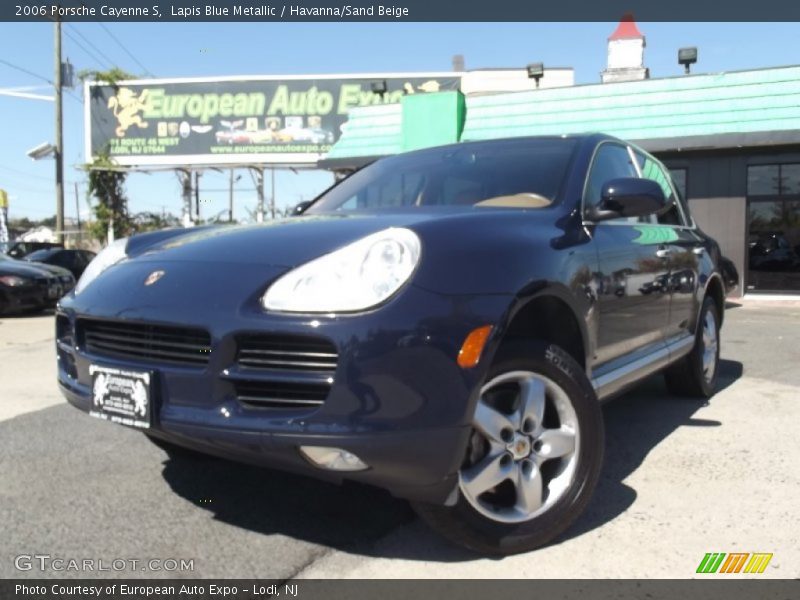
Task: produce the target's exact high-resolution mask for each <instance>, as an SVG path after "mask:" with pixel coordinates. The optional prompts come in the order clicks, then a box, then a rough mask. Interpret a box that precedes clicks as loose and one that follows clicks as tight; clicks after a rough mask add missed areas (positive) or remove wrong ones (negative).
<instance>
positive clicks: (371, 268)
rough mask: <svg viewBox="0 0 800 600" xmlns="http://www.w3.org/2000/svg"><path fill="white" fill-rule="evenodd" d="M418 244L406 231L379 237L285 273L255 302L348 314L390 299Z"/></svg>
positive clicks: (411, 263) (280, 308)
mask: <svg viewBox="0 0 800 600" xmlns="http://www.w3.org/2000/svg"><path fill="white" fill-rule="evenodd" d="M419 255H420V242H419V238H418V237H417V234H415V233H414V232H413V231H411V230H409V229H398V228H391V229H385V230H383V231H379V232H378V233H374V234H372V235H368V236H367V237H365V238H362V239H360V240H358V241H357V242H354V243H352V244H350V245H349V246H345V247H344V248H340V249H339V250H336V251H335V252H331V253H330V254H326V255H325V256H321V257H319V258H317V259H315V260H312V261H311V262H309V263H306V264H305V265H303V266H301V267H298V268H296V269H294V270H292V271H289V273H287V274H286V275H284V276H283V277H281V278H280V279H278V280H277V281H276V282H275V283H273V284H272V286H270V288H269V289H268V290H267V293H266V294H264V297H263V298H262V299H261V303H262V305H263V306H264V308H266V309H267V310H277V311H284V312H353V311H359V310H365V309H367V308H371V307H373V306H376V305H378V304H380V303H381V302H383V301H385V300H387V299H388V298H390V297H391V296H392V295H393V294H394V293H395V292H396V291H397V290H399V289H400V287H401V286H402V285H403V284H404V283H405V282H406V281H408V279H409V278H410V277H411V274H412V273H413V272H414V269H415V268H416V266H417V263H418V262H419Z"/></svg>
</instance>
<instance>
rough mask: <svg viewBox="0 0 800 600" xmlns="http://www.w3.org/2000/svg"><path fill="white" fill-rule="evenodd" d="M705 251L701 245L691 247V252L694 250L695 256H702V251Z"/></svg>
mask: <svg viewBox="0 0 800 600" xmlns="http://www.w3.org/2000/svg"><path fill="white" fill-rule="evenodd" d="M705 251H706V249H705V248H703V246H697V247H696V248H692V252H694V253H695V254H696V255H697V256H703V253H704V252H705Z"/></svg>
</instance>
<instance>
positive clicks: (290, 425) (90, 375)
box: [57, 135, 724, 554]
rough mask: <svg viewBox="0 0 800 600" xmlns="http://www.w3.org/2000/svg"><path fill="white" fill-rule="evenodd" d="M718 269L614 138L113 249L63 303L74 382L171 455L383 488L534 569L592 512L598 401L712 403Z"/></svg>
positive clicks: (73, 396)
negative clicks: (648, 395) (652, 393)
mask: <svg viewBox="0 0 800 600" xmlns="http://www.w3.org/2000/svg"><path fill="white" fill-rule="evenodd" d="M719 261H720V254H719V248H718V246H717V244H716V243H715V242H714V241H713V240H712V239H710V238H709V237H708V236H707V235H705V234H704V233H703V232H702V231H701V230H700V229H698V228H697V227H696V225H695V224H694V222H693V221H692V218H691V216H690V214H689V211H688V208H687V206H686V204H685V202H684V201H683V200H682V199H681V198H680V197H679V195H678V192H677V191H676V189H675V186H674V185H673V183H672V181H671V180H670V177H669V175H668V172H667V171H666V170H665V168H664V167H663V165H661V163H659V162H658V161H657V160H656V159H654V158H653V157H652V156H650V155H649V154H647V153H646V152H644V151H642V150H640V149H639V148H637V147H635V146H632V145H630V144H627V143H625V142H623V141H620V140H617V139H614V138H610V137H608V136H603V135H591V136H577V137H569V136H565V137H552V138H519V139H508V140H495V141H486V142H475V143H464V144H457V145H453V146H446V147H440V148H432V149H426V150H421V151H417V152H412V153H408V154H404V155H399V156H394V157H391V158H386V159H383V160H379V161H377V162H375V163H373V164H371V165H369V166H367V167H365V168H364V169H362V170H360V171H358V172H356V173H355V174H353V175H351V176H350V177H348V178H346V179H345V180H343V181H341V182H339V183H337V184H336V185H335V186H333V187H332V188H331V189H329V190H327V191H326V192H324V193H323V194H322V195H321V196H320V197H319V198H317V199H316V200H315V201H314V202H313V203H312V204H311V205H310V206H309V207H307V208H306V209H305V210H304V211H303V212H302V214H301V215H300V216H297V217H292V218H288V219H285V220H282V221H277V222H272V223H265V224H259V225H252V226H228V227H210V228H196V229H181V230H167V231H161V232H155V233H150V234H144V235H141V236H136V237H133V238H130V239H126V240H119V241H117V242H115V243H113V244H112V245H111V246H109V247H108V248H107V249H106V250H104V251H103V252H102V253H101V254H100V255H98V257H97V258H95V260H94V261H93V262H92V263H91V264H90V265H89V267H88V268H87V270H86V272H85V273H84V274H83V277H82V278H81V280H80V282H79V283H78V286H77V287H76V290H75V292H74V293H73V294H71V295H69V296H68V297H67V298H65V299H63V300H62V301H61V302H60V305H59V308H58V315H57V353H58V364H59V368H58V381H59V385H60V387H61V390H62V392H63V393H64V395H65V396H66V397H67V399H68V400H69V401H70V402H71V403H72V404H74V405H75V406H76V407H78V408H80V409H81V410H83V411H86V412H88V413H89V414H91V415H92V416H94V417H97V418H100V419H105V420H108V421H112V422H116V423H121V424H123V425H126V426H129V427H134V428H137V429H140V430H142V432H143V433H144V434H145V435H147V436H148V437H149V438H150V439H152V440H153V441H154V442H155V443H157V444H159V445H162V446H163V447H165V448H167V449H168V450H170V451H172V450H174V449H177V448H183V449H186V448H188V449H192V450H196V451H200V452H204V453H208V454H213V455H218V456H223V457H228V458H232V459H236V460H242V461H247V462H251V463H257V464H262V465H267V466H272V467H277V468H281V469H287V470H292V471H300V472H303V473H307V474H309V475H312V476H315V477H320V478H326V479H332V480H341V479H345V478H346V479H353V480H357V481H361V482H366V483H369V484H373V485H376V486H380V487H383V488H386V489H388V490H390V491H391V492H392V493H393V494H395V495H397V496H400V497H403V498H408V499H409V500H411V501H412V502H413V505H414V507H415V508H416V510H417V511H418V512H419V513H420V514H421V515H422V516H423V517H424V518H425V519H426V520H427V521H428V522H429V523H430V524H431V525H433V526H434V527H435V528H436V529H438V530H439V531H441V532H442V533H443V534H444V535H446V536H448V537H449V538H450V539H452V540H454V541H456V542H458V543H460V544H462V545H464V546H467V547H469V548H472V549H474V550H477V551H479V552H482V553H487V554H507V553H513V552H520V551H524V550H529V549H531V548H534V547H536V546H539V545H542V544H545V543H547V542H548V541H550V540H552V539H553V538H554V537H555V536H557V535H558V534H560V533H561V532H563V531H564V530H565V529H566V528H567V527H568V526H569V525H570V524H571V523H572V522H573V521H574V520H575V518H576V517H577V516H578V515H579V514H580V513H581V511H582V510H583V509H584V508H585V507H586V505H587V503H588V502H589V499H590V496H591V494H592V491H593V489H594V487H595V484H596V482H597V479H598V476H599V473H600V469H601V465H602V459H603V446H604V439H603V418H602V413H601V410H600V402H601V401H603V400H605V399H607V398H610V397H612V396H614V395H615V394H618V393H620V392H621V391H623V390H625V389H626V388H628V387H629V386H631V385H634V384H636V383H637V382H639V381H641V380H642V379H643V378H644V377H646V376H648V375H650V374H652V373H655V372H657V371H664V373H665V375H666V380H667V383H668V385H669V389H670V390H671V391H672V392H674V393H680V394H686V395H693V396H709V395H710V394H712V393H713V391H714V387H715V384H716V380H717V364H718V359H719V341H718V340H719V328H720V325H721V324H722V318H723V307H724V283H723V280H722V278H721V276H720V269H719ZM265 476H266V475H265Z"/></svg>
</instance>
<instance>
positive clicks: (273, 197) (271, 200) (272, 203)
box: [269, 167, 275, 221]
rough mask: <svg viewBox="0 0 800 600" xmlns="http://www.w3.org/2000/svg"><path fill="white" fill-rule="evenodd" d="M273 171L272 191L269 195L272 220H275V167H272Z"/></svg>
mask: <svg viewBox="0 0 800 600" xmlns="http://www.w3.org/2000/svg"><path fill="white" fill-rule="evenodd" d="M270 171H272V192H271V195H270V197H269V212H270V213H271V214H272V220H273V221H274V220H275V167H272V168H271V169H270Z"/></svg>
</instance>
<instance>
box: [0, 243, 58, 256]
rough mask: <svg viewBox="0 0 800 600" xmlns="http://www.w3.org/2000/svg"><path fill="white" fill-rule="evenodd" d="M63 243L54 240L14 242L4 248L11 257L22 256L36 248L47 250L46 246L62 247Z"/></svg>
mask: <svg viewBox="0 0 800 600" xmlns="http://www.w3.org/2000/svg"><path fill="white" fill-rule="evenodd" d="M63 247H64V244H59V243H56V242H14V243H12V244H11V245H10V246H9V247H8V250H6V254H8V255H9V256H10V257H11V258H23V257H25V256H27V255H28V254H30V253H31V252H35V251H36V250H47V249H48V248H63Z"/></svg>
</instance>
